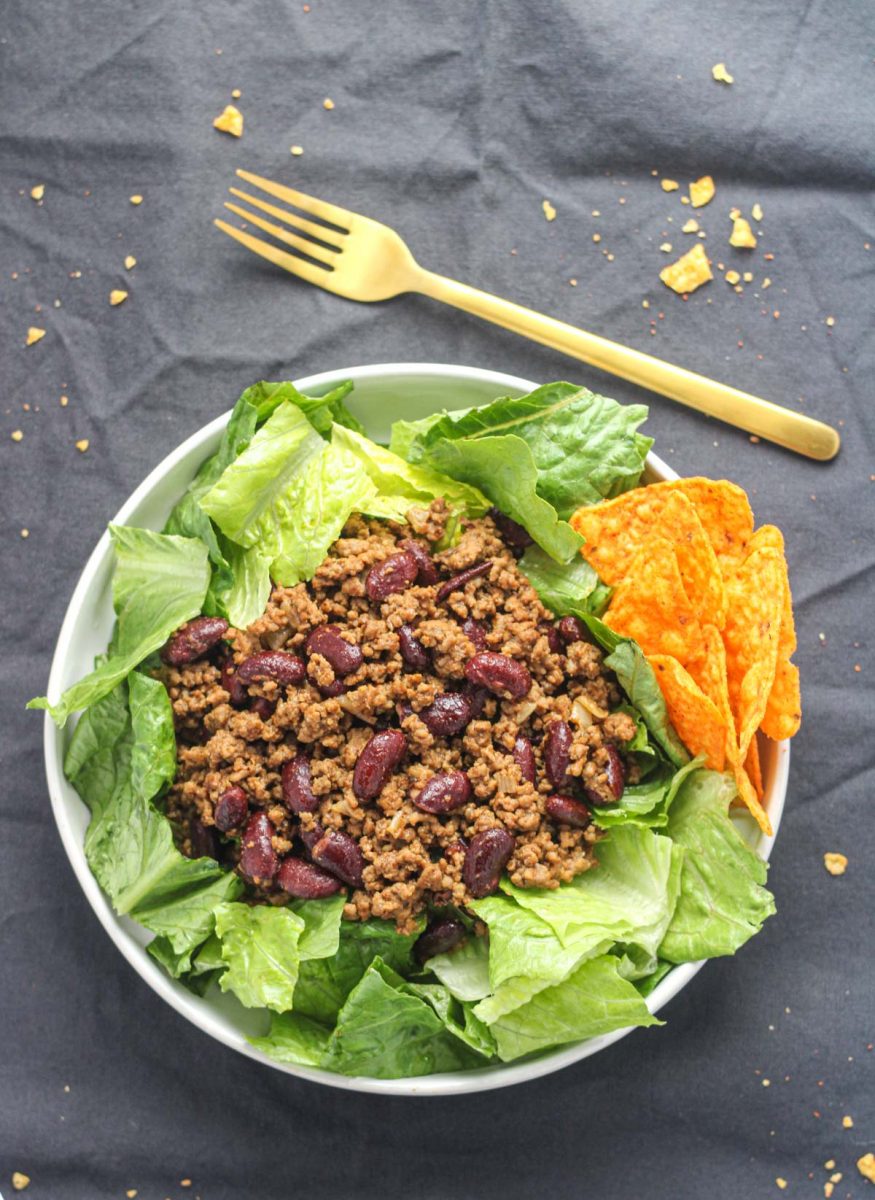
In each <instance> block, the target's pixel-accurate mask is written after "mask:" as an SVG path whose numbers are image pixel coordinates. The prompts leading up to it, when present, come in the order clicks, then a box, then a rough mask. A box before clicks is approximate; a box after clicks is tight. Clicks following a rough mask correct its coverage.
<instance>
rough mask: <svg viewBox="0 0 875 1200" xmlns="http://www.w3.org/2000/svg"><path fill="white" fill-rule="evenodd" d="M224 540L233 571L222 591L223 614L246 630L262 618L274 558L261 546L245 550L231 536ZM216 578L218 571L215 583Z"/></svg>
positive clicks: (235, 625) (227, 558) (236, 627)
mask: <svg viewBox="0 0 875 1200" xmlns="http://www.w3.org/2000/svg"><path fill="white" fill-rule="evenodd" d="M222 541H223V543H224V546H225V554H226V556H227V557H226V562H227V563H228V569H229V573H230V577H229V580H228V583H227V586H226V587H225V588H224V590H223V592H222V593H221V600H222V610H223V614H224V615H225V616H226V617H227V618H228V620H229V621H230V623H231V624H232V625H233V626H234V628H235V629H245V628H246V627H247V625H251V624H252V622H253V621H257V620H258V618H259V617H260V616H261V614H262V613H263V612H264V610H265V608H266V607H267V602H268V600H269V599H270V560H269V559H267V558H266V557H265V556H264V555H263V554H262V552H261V549H260V548H259V547H258V546H250V547H249V549H248V550H244V549H243V547H242V546H237V545H236V544H235V543H234V542H231V541H229V540H228V539H227V538H223V539H222ZM216 580H217V576H216V574H215V573H214V574H213V582H214V584H215V583H216Z"/></svg>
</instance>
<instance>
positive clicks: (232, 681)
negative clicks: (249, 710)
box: [221, 658, 249, 708]
mask: <svg viewBox="0 0 875 1200" xmlns="http://www.w3.org/2000/svg"><path fill="white" fill-rule="evenodd" d="M221 682H222V687H223V688H224V689H225V691H226V692H227V693H228V695H229V696H230V697H231V703H232V704H233V705H234V707H235V708H245V707H246V701H247V699H248V698H249V697H248V693H247V691H246V688H245V687H244V686H243V684H242V683H241V682H240V680H239V679H238V678H237V668H236V666H235V664H234V659H233V658H226V659H225V661H224V663H223V664H222V680H221Z"/></svg>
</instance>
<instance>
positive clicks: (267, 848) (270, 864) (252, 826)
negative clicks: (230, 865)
mask: <svg viewBox="0 0 875 1200" xmlns="http://www.w3.org/2000/svg"><path fill="white" fill-rule="evenodd" d="M274 833H275V830H274V827H273V823H272V822H271V820H270V818H269V817H268V816H267V815H266V813H263V812H258V813H253V814H252V816H251V817H250V818H249V820H248V821H247V822H246V828H245V829H244V830H243V849H242V850H241V852H240V873H241V875H243V877H244V878H245V879H248V880H249V882H250V883H270V881H271V880H272V879H273V877H274V875H276V872H277V867H278V866H279V859H278V858H277V853H276V850H274V848H273V846H272V845H271V840H270V839H271V838H272V837H273V835H274Z"/></svg>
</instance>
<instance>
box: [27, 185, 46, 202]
mask: <svg viewBox="0 0 875 1200" xmlns="http://www.w3.org/2000/svg"><path fill="white" fill-rule="evenodd" d="M45 194H46V185H45V184H44V183H38V184H36V185H35V186H34V187H32V188H31V189H30V198H31V200H42V198H43V196H44V195H45Z"/></svg>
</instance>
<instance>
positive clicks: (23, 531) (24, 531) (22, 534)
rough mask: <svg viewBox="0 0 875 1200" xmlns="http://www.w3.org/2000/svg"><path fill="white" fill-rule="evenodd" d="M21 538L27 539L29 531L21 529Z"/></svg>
mask: <svg viewBox="0 0 875 1200" xmlns="http://www.w3.org/2000/svg"><path fill="white" fill-rule="evenodd" d="M21 536H22V537H23V538H29V537H30V530H29V529H22V531H21Z"/></svg>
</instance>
